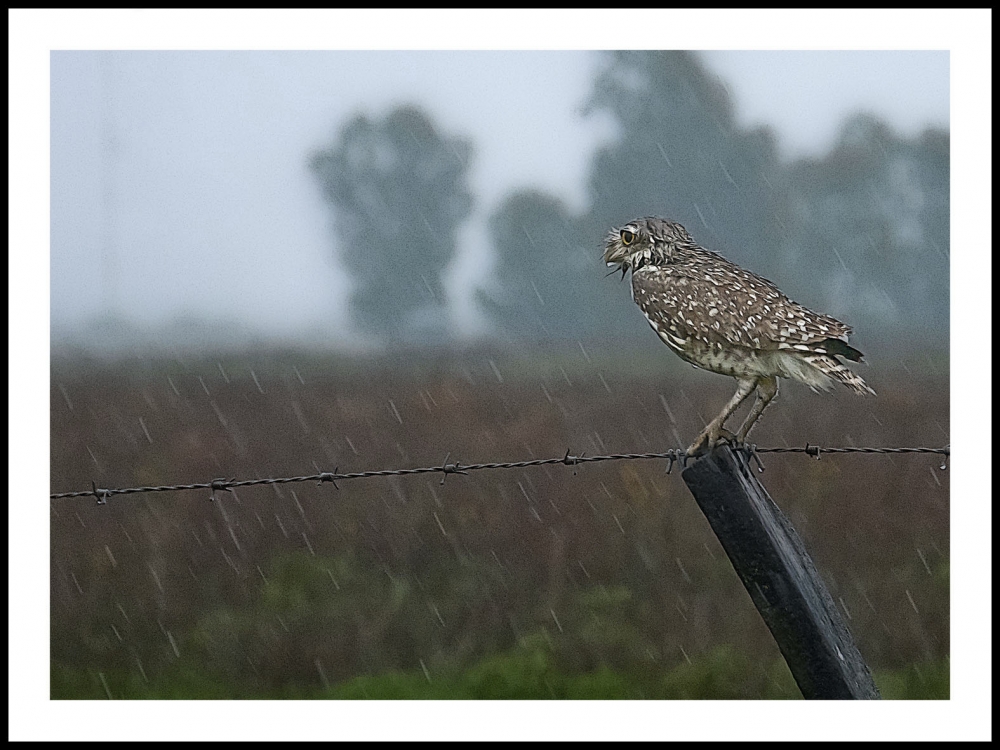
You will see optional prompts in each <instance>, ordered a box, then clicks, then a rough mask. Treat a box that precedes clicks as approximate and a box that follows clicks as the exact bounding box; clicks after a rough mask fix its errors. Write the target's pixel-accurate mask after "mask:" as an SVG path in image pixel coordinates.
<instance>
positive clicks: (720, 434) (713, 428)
mask: <svg viewBox="0 0 1000 750" xmlns="http://www.w3.org/2000/svg"><path fill="white" fill-rule="evenodd" d="M756 386H757V381H756V380H740V381H737V387H736V393H735V394H734V395H733V397H732V398H731V399H729V403H728V404H726V406H725V408H724V409H723V410H722V411H721V412H719V416H717V417H716V418H715V419H713V420H712V421H711V422H709V423H708V425H706V427H705V429H704V430H702V431H701V434H700V435H698V437H696V438H695V440H694V442H693V443H691V445H690V446H688V449H687V454H688V455H689V456H693V455H695V454H696V453H698V452H699V451H700V450H701V449H702V448H703V447H706V448H708V449H711V448H712V447H713V446H714V445H715V444H716V443H718V442H719V441H720V440H723V439H725V440H731V439H732V438H733V434H732V433H731V432H729V431H728V430H726V429H724V428H723V426H722V425H723V424H725V421H726V420H727V419H728V418H729V415H730V414H732V413H733V412H734V411H736V410H737V409H738V408H739V407H740V404H742V403H743V402H744V401H746V400H747V397H748V396H749V395H750V394H751V393H753V389H754V388H755V387H756Z"/></svg>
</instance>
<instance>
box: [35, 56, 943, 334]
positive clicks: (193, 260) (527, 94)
mask: <svg viewBox="0 0 1000 750" xmlns="http://www.w3.org/2000/svg"><path fill="white" fill-rule="evenodd" d="M699 59H700V61H701V63H702V64H703V65H704V66H706V67H707V70H708V71H709V72H710V73H711V74H712V75H714V76H717V77H718V79H719V80H720V81H721V82H722V83H723V84H724V86H725V89H726V90H727V91H728V92H729V94H730V96H731V97H732V100H733V103H734V105H735V116H736V119H737V121H738V122H739V123H740V124H741V125H742V126H745V127H757V126H761V125H764V126H767V127H769V128H771V130H772V132H773V133H774V135H775V136H776V142H777V147H778V150H779V153H780V155H781V158H782V159H783V160H784V161H785V162H789V161H791V160H795V159H803V158H810V157H811V158H820V157H822V156H823V155H824V154H826V153H827V152H828V151H829V149H830V148H831V147H832V146H833V144H834V141H835V138H836V134H837V131H838V128H840V126H841V125H842V123H843V121H844V119H845V118H846V117H848V116H849V115H851V114H852V113H854V112H857V111H859V110H863V111H867V112H870V113H871V114H873V115H874V116H876V117H877V118H879V119H881V120H883V121H884V122H886V123H887V124H888V125H889V126H891V128H892V129H893V130H894V131H896V132H897V133H899V134H900V135H901V136H911V135H916V134H918V133H919V132H921V131H922V130H923V129H925V128H927V127H942V128H947V127H948V123H949V119H948V118H949V111H948V100H949V89H948V54H947V53H946V52H710V53H703V54H701V55H700V57H699ZM51 62H52V78H51V81H52V94H51V102H52V110H51V112H52V115H51V124H52V131H51V135H52V141H51V153H52V170H51V184H52V218H51V228H52V238H51V259H52V263H51V291H52V303H51V305H52V306H51V312H52V325H53V333H54V336H55V338H56V340H63V341H73V342H75V343H77V344H81V343H83V344H85V343H87V342H92V343H95V344H101V345H104V346H112V347H113V346H115V345H116V343H124V341H125V340H126V339H128V338H129V336H131V337H132V338H135V337H139V338H142V337H149V338H152V337H153V336H154V335H156V334H154V333H152V332H153V331H155V330H162V329H163V327H165V326H167V327H170V329H171V330H172V331H173V332H174V334H176V335H179V336H180V337H181V338H182V339H183V337H184V336H186V335H189V334H190V335H193V333H192V331H193V330H194V329H195V328H197V327H198V326H201V327H202V329H203V330H202V333H206V332H207V334H208V335H209V337H210V338H213V339H222V340H225V339H229V338H235V337H238V336H240V335H244V336H247V335H249V336H261V337H264V338H268V339H279V340H288V341H298V342H305V341H309V342H313V343H315V342H326V343H329V344H330V345H332V346H350V345H355V344H357V342H358V341H359V338H358V335H357V331H356V330H355V329H354V327H353V326H352V325H351V323H350V319H349V315H348V300H349V295H350V292H351V288H352V287H351V284H352V282H351V280H350V278H349V277H348V274H347V273H346V272H345V269H344V267H343V265H342V263H341V259H342V258H343V253H345V252H349V249H348V248H344V247H341V246H339V244H338V243H339V240H338V236H337V234H336V232H335V231H334V222H333V214H332V213H331V210H330V206H329V205H328V204H326V203H325V202H324V200H323V197H322V194H321V190H320V188H319V185H318V183H317V181H316V179H315V176H314V175H313V174H311V173H310V170H309V158H310V155H311V154H312V153H314V152H316V151H317V150H319V149H322V148H324V147H329V145H330V144H331V143H333V142H334V140H335V139H336V137H337V134H338V132H339V131H340V129H341V128H342V127H343V125H344V123H345V122H346V121H347V120H348V119H349V118H351V117H353V116H356V115H359V114H364V115H367V116H370V117H374V118H379V117H384V116H386V115H387V114H388V113H389V111H390V110H392V109H393V108H394V107H396V106H400V105H406V104H409V105H414V106H416V107H419V108H420V109H421V110H422V111H424V112H425V113H426V114H427V115H428V117H430V118H431V119H432V120H433V122H434V124H435V126H436V127H437V128H438V129H439V130H440V131H441V132H442V133H443V134H445V135H449V136H451V135H454V136H461V137H464V138H467V139H469V141H470V142H471V144H472V148H473V150H472V156H471V159H470V161H469V164H468V182H469V186H470V190H471V193H472V199H473V203H472V209H471V212H470V214H469V216H468V218H467V220H465V221H463V222H462V223H461V224H460V226H459V227H458V230H457V243H456V248H457V252H456V254H455V256H454V258H453V259H452V261H451V262H450V264H449V265H448V267H447V269H446V271H445V273H444V274H443V284H444V287H445V289H446V292H447V298H448V305H447V308H446V309H447V311H448V314H449V315H450V318H451V320H450V329H451V330H452V332H453V335H454V336H455V337H457V338H459V339H462V338H464V339H470V338H474V337H477V336H483V335H488V334H489V333H490V331H491V330H492V327H491V324H490V322H489V320H487V319H486V318H485V317H484V315H483V314H482V311H481V308H480V306H479V305H478V304H477V303H476V301H475V295H476V291H477V289H479V288H482V287H484V286H486V287H488V286H489V284H490V278H491V273H492V265H493V255H494V251H493V247H492V243H491V239H490V236H489V231H488V219H489V216H490V215H491V213H493V212H494V211H496V210H497V208H498V206H499V204H500V203H501V202H502V200H503V199H504V197H505V196H506V195H508V194H510V193H511V192H513V191H515V190H518V189H520V190H524V189H535V190H540V191H545V192H546V193H548V194H551V195H553V196H555V197H556V198H558V199H559V200H560V201H562V202H563V203H564V204H565V205H566V206H567V207H568V208H569V209H570V210H571V211H573V212H575V213H579V212H584V211H586V210H587V205H588V204H587V176H588V171H589V170H590V165H591V160H592V159H593V157H594V154H595V151H596V150H597V149H598V148H599V147H600V146H601V145H602V144H606V143H609V142H611V141H613V140H614V139H615V137H616V125H615V123H614V122H613V121H612V119H611V118H610V117H608V116H607V113H602V112H593V111H592V112H590V113H588V112H587V106H586V105H587V102H588V99H589V97H590V93H591V89H592V85H593V80H594V77H595V75H596V74H597V73H598V71H599V70H600V69H601V68H602V66H603V65H605V64H606V58H605V55H604V54H603V53H596V52H53V53H52V57H51ZM620 218H621V220H627V219H629V218H632V217H631V216H622V217H620ZM591 250H592V251H593V252H592V253H591V254H592V255H593V256H594V258H595V273H600V268H599V264H597V263H596V257H597V254H598V251H599V248H598V247H596V246H595V247H594V248H591ZM131 326H134V327H135V328H134V329H132V330H131V331H130V333H129V334H128V335H126V333H125V332H124V331H125V328H124V327H131ZM185 332H187V333H185Z"/></svg>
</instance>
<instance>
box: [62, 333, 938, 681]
mask: <svg viewBox="0 0 1000 750" xmlns="http://www.w3.org/2000/svg"><path fill="white" fill-rule="evenodd" d="M593 349H594V350H593V351H591V350H590V349H589V348H588V349H587V350H586V351H584V350H583V349H582V348H579V347H578V348H576V349H568V350H566V351H559V352H551V351H550V352H541V351H539V352H535V353H533V354H529V353H524V352H522V353H520V354H518V355H516V356H514V355H510V354H504V353H502V352H476V353H468V354H465V355H462V356H458V355H448V356H442V357H436V358H435V357H431V356H429V355H423V356H418V355H413V356H412V357H405V358H404V357H399V358H397V359H395V360H391V361H390V360H380V359H368V360H351V359H345V358H339V357H322V356H315V357H308V356H305V355H302V354H282V353H277V352H271V353H261V354H248V355H245V356H239V357H235V356H226V357H224V358H221V359H217V358H212V357H197V358H196V357H188V358H185V357H180V358H156V359H153V358H150V359H132V360H126V361H118V362H113V363H112V362H107V363H103V364H102V363H99V362H94V361H88V360H83V359H80V358H58V357H57V358H56V359H54V360H53V367H52V400H51V405H52V412H51V435H52V437H51V455H52V474H51V491H52V492H64V491H71V490H80V489H87V488H89V487H90V483H91V480H94V481H96V482H97V483H98V486H105V487H130V486H144V485H158V484H173V483H189V482H204V481H208V480H211V479H214V478H218V477H236V478H239V479H247V478H255V477H286V476H298V475H305V474H313V473H316V472H317V471H334V470H335V469H339V470H340V471H341V472H350V471H360V470H366V469H382V468H403V467H415V466H431V465H439V464H441V463H442V462H443V461H444V460H445V457H446V456H449V458H448V460H449V461H460V462H462V463H474V462H488V461H517V460H521V459H526V458H540V457H552V456H562V455H563V454H564V453H565V452H566V450H567V449H569V450H570V452H572V453H581V452H586V453H587V454H588V455H595V454H603V453H618V452H641V451H662V450H666V449H670V448H676V447H680V446H681V445H684V444H686V443H687V442H688V441H689V440H690V439H691V437H693V435H694V434H696V432H697V431H698V430H699V429H700V428H701V426H702V425H703V424H704V421H705V420H706V419H708V418H710V417H711V416H713V415H714V413H715V412H716V411H717V410H718V409H719V408H720V407H721V406H722V404H723V403H724V402H725V400H726V399H728V398H729V396H730V395H731V393H732V385H731V382H732V381H730V380H729V379H726V378H721V377H718V376H715V375H710V374H707V373H702V372H695V371H693V370H691V369H690V368H687V367H684V366H682V365H680V364H679V363H678V362H675V361H674V360H673V358H671V357H669V355H668V353H666V352H663V353H662V354H661V353H659V352H657V354H656V355H655V356H652V357H648V355H646V354H644V353H637V354H636V355H635V356H634V357H633V356H631V355H628V354H626V355H624V356H623V355H622V354H621V353H620V352H614V351H610V350H602V349H598V348H597V347H593ZM647 358H648V361H647ZM947 368H948V364H947V360H946V359H945V358H941V357H939V358H937V359H935V358H932V357H919V358H915V359H914V360H913V361H906V362H904V361H902V360H900V361H898V362H895V363H893V365H892V367H891V368H887V367H884V366H883V367H880V368H876V367H871V368H867V369H864V370H863V371H862V374H863V375H864V376H865V378H866V379H868V380H869V382H870V383H871V384H872V385H873V386H874V387H875V388H876V390H878V391H879V396H878V398H876V399H867V400H866V399H861V398H858V397H856V396H854V395H853V394H851V393H850V392H848V391H846V390H840V391H838V392H836V393H834V394H829V395H827V394H822V395H816V394H813V393H811V392H810V391H809V390H808V389H807V388H805V387H803V386H799V385H796V384H791V385H788V384H783V388H782V392H781V394H780V396H779V399H778V401H776V402H775V404H774V405H772V406H771V408H770V409H769V410H768V412H767V413H766V414H765V416H764V418H763V421H762V422H761V423H760V426H759V427H758V429H757V430H756V431H755V433H754V435H753V439H754V441H755V442H756V443H757V444H759V445H761V446H775V445H803V444H805V443H806V442H807V441H809V442H811V443H813V444H816V443H818V444H820V445H827V446H835V445H871V446H918V445H924V446H932V447H937V446H942V445H945V444H947V443H949V442H950V438H949V429H950V428H949V401H948V371H947ZM763 463H764V466H765V467H766V470H765V472H764V473H763V474H762V475H761V479H762V481H763V482H764V484H765V486H766V487H767V488H768V490H769V492H770V493H771V495H772V497H773V498H774V499H775V501H776V502H777V503H778V505H779V506H781V507H782V509H783V510H784V511H785V512H786V513H787V514H788V516H789V518H790V519H791V521H792V523H793V524H794V525H795V527H796V528H797V529H798V531H799V533H800V534H801V536H802V538H803V540H804V541H805V544H806V547H807V548H808V550H809V551H810V552H811V554H812V555H813V558H814V560H815V562H816V564H817V567H818V569H819V571H820V573H821V574H822V575H823V577H824V579H825V581H826V582H827V584H828V586H829V587H830V590H831V593H832V594H833V597H834V599H835V601H837V602H839V604H840V605H841V606H842V607H843V609H844V611H845V613H846V614H847V617H848V624H849V626H850V628H851V630H852V632H853V633H854V635H855V637H856V639H857V641H858V645H859V648H860V650H861V653H862V654H863V655H864V657H865V659H866V660H867V661H868V663H869V664H870V665H871V667H872V668H873V670H875V671H876V673H877V674H878V673H879V672H880V671H885V670H911V671H913V670H915V671H914V672H913V673H914V674H916V676H917V677H916V679H917V682H920V681H921V680H922V679H923V677H922V675H923V672H922V671H921V670H922V669H925V667H924V666H922V665H941V664H946V663H947V658H948V653H949V572H948V560H949V478H948V475H949V471H948V470H943V469H942V467H941V464H942V461H941V458H940V457H939V456H930V455H906V456H870V455H857V456H854V455H852V456H823V457H822V458H821V460H816V459H814V458H810V457H806V456H803V455H765V456H763ZM665 468H666V464H665V462H661V461H628V462H626V461H619V462H604V463H593V464H584V465H580V466H577V467H574V468H570V467H564V466H553V467H538V468H529V469H521V470H484V471H479V472H475V473H472V474H470V475H468V476H459V475H450V476H448V477H447V479H446V481H445V482H444V483H443V484H442V483H441V477H440V476H438V475H418V476H408V477H391V478H373V479H363V480H361V479H359V480H347V481H342V482H340V483H339V488H334V487H333V486H332V485H330V484H323V485H321V486H317V485H316V484H315V483H312V482H310V483H297V484H284V485H271V486H258V487H248V488H243V489H237V490H236V491H234V492H232V493H220V494H219V496H218V498H217V501H216V502H214V503H213V502H210V501H209V493H208V492H207V491H205V490H193V491H185V492H171V493H145V494H134V495H127V496H120V497H113V498H111V500H110V501H109V502H108V503H107V505H103V506H97V505H96V503H95V502H94V501H93V499H92V498H82V499H67V500H53V501H51V625H52V635H51V647H52V649H51V658H52V674H53V683H52V685H53V687H52V695H53V697H66V698H69V697H103V696H104V695H105V693H106V692H107V693H111V694H114V695H115V697H120V696H125V697H139V696H144V695H151V696H159V697H165V696H168V695H171V696H175V697H188V696H189V695H191V696H194V695H209V694H212V695H218V696H219V697H228V696H229V695H241V696H245V697H252V696H255V695H261V696H264V695H279V694H280V695H291V694H292V693H291V692H289V691H293V690H299V691H300V692H301V694H308V693H309V691H312V690H316V691H322V690H327V689H330V687H331V686H333V687H336V686H337V685H341V684H344V683H347V682H348V681H350V680H352V679H355V678H358V677H359V676H363V675H368V676H378V675H385V674H393V673H404V674H414V675H417V676H419V678H420V680H421V681H423V680H424V679H425V678H426V680H427V681H428V682H429V683H433V681H434V680H435V679H438V680H439V682H440V681H441V680H444V679H445V677H446V676H449V675H461V674H463V673H466V672H468V671H469V670H470V669H473V668H474V667H476V665H481V664H482V663H483V662H484V660H489V659H490V658H492V657H496V656H497V655H503V654H508V655H509V654H511V653H515V652H517V650H518V649H522V650H523V649H528V652H531V649H532V648H535V647H536V646H537V647H538V648H541V649H542V650H544V651H545V653H546V654H548V657H547V658H550V659H551V662H552V665H553V666H552V669H554V670H556V671H557V672H559V673H560V674H569V675H593V674H598V673H602V672H601V670H605V672H610V673H614V674H618V675H626V676H628V680H631V681H634V684H635V685H638V686H639V687H637V688H636V689H635V690H633V691H631V692H628V691H626V692H627V693H628V694H629V695H636V696H641V695H655V694H656V693H655V691H653V692H649V691H648V690H647V689H646V688H645V687H643V686H648V685H650V684H653V682H655V680H657V679H660V676H662V675H667V674H671V673H674V674H676V670H677V669H681V668H684V669H687V668H690V669H695V668H697V667H698V666H699V665H709V666H707V667H705V669H706V670H708V671H709V672H711V671H712V670H713V669H716V666H713V665H718V664H720V663H724V664H729V666H732V664H736V665H737V666H738V667H739V670H738V671H739V674H740V675H741V677H740V679H739V680H738V684H735V685H718V684H715V683H712V685H714V687H713V686H711V685H710V686H709V687H707V688H705V691H707V695H709V696H711V695H718V696H719V697H762V696H767V697H781V696H786V697H797V693H796V692H795V690H794V685H793V684H792V683H790V681H789V680H790V678H789V676H788V675H787V671H782V669H783V668H782V664H781V657H780V654H779V652H778V650H777V647H776V646H775V644H774V642H773V640H772V638H771V636H770V634H769V632H768V631H767V629H766V627H765V626H764V624H763V623H762V621H761V619H760V617H759V616H758V614H757V612H756V610H755V609H754V607H753V605H752V603H751V601H750V598H749V597H748V595H747V594H746V592H745V591H744V590H743V588H742V585H741V584H740V582H739V579H738V578H737V577H736V575H735V573H734V572H733V570H732V568H731V566H730V565H729V562H728V560H727V558H726V556H725V554H724V552H723V550H722V548H721V547H720V545H719V543H718V541H717V540H716V539H715V537H714V536H713V534H712V532H711V530H710V528H709V526H708V524H707V522H706V521H705V520H704V518H703V517H702V516H701V514H700V511H699V510H698V507H697V505H696V504H695V502H694V500H693V499H692V498H691V496H690V494H689V493H688V491H687V489H686V487H685V486H684V483H683V481H682V480H681V478H680V476H679V472H678V471H676V470H675V471H674V472H672V473H671V474H670V475H667V474H666V473H665ZM532 644H534V645H532ZM539 644H541V645H539ZM531 653H533V652H531ZM685 665H687V666H685ZM192 675H195V676H192ZM199 679H201V680H204V681H205V682H206V683H211V685H212V686H213V687H212V688H211V689H210V688H202V687H198V686H197V685H196V683H197V680H199ZM651 681H652V682H651ZM630 684H632V683H630ZM172 685H175V686H176V687H174V688H172V687H171V686H172ZM192 685H194V687H192ZM227 685H231V686H234V687H232V689H231V690H230V689H228V688H226V687H225V686H227ZM185 686H187V687H185ZM220 686H221V687H220ZM235 686H239V687H238V688H237V687H235ZM212 690H215V692H214V693H213V692H212ZM691 690H692V692H691V693H690V694H691V695H692V696H693V695H695V694H696V692H697V691H694V689H693V688H692V689H691ZM172 691H173V692H172ZM713 691H714V692H713ZM926 692H927V694H928V695H929V696H930V697H947V695H946V694H945V695H941V694H939V693H940V691H938V693H935V692H934V689H932V688H928V689H927V691H926ZM684 694H685V695H687V694H688V693H684ZM698 694H699V695H702V694H706V693H698Z"/></svg>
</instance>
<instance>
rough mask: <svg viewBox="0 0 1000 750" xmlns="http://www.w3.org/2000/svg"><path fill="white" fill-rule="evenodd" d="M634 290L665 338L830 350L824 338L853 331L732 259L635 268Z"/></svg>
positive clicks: (762, 347)
mask: <svg viewBox="0 0 1000 750" xmlns="http://www.w3.org/2000/svg"><path fill="white" fill-rule="evenodd" d="M632 291H633V296H634V298H635V301H636V303H637V304H638V305H639V307H640V308H642V311H643V312H644V313H645V314H646V317H647V318H648V319H649V321H650V324H651V325H652V326H653V327H654V328H655V329H656V331H657V333H658V334H660V336H661V337H663V336H669V337H671V338H676V339H684V340H686V339H689V338H691V337H694V338H695V339H698V340H700V341H703V342H706V343H708V344H711V345H713V346H718V345H722V346H742V347H746V348H748V349H756V350H765V351H766V350H776V349H796V350H799V351H817V350H819V349H823V350H824V353H825V350H826V349H827V348H828V347H827V346H825V345H824V346H820V345H821V344H823V342H825V341H826V340H828V339H838V340H840V341H842V342H846V341H847V337H848V335H849V334H850V333H851V329H850V328H849V327H848V326H846V325H844V324H843V323H841V322H840V321H838V320H835V319H834V318H831V317H829V316H827V315H820V314H818V313H814V312H813V311H811V310H809V309H808V308H805V307H803V306H802V305H800V304H798V303H797V302H793V301H792V300H790V299H788V297H786V296H785V295H784V294H783V293H782V292H781V291H780V290H779V289H778V288H777V287H776V286H775V285H774V284H772V283H771V282H770V281H768V280H767V279H764V278H761V277H760V276H756V275H755V274H752V273H750V272H749V271H745V270H743V269H742V268H739V267H738V266H735V265H732V264H728V263H727V264H726V267H724V266H721V265H720V264H718V263H713V264H712V267H711V268H706V269H704V270H703V269H694V270H692V269H690V268H681V267H677V266H669V265H667V266H660V267H656V268H651V267H644V268H640V269H638V270H636V272H635V273H633V276H632ZM847 348H848V349H850V347H847ZM831 353H833V352H831ZM838 353H839V352H838Z"/></svg>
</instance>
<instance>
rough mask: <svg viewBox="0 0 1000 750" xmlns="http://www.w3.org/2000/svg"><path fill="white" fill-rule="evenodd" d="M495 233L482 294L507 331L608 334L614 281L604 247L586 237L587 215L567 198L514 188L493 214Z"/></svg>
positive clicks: (537, 335)
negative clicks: (605, 323) (490, 277)
mask: <svg viewBox="0 0 1000 750" xmlns="http://www.w3.org/2000/svg"><path fill="white" fill-rule="evenodd" d="M490 234H491V237H492V240H493V247H494V250H495V252H496V258H497V264H496V270H495V277H494V282H493V284H492V285H491V286H490V287H489V288H488V289H486V290H480V291H479V294H478V299H479V302H480V304H481V305H482V307H483V309H484V310H485V311H486V312H487V314H488V315H490V316H491V317H492V319H493V321H494V322H495V323H496V324H497V325H498V326H499V328H500V329H501V330H502V331H503V332H504V333H505V334H507V335H508V336H510V337H512V338H514V339H549V340H551V339H585V338H588V337H591V336H593V335H595V333H596V332H598V331H600V328H601V325H602V319H603V318H604V316H605V311H606V307H605V304H606V303H607V304H613V300H610V299H606V298H605V296H606V295H607V296H610V294H609V292H610V291H611V290H613V289H614V284H612V283H610V282H606V283H604V284H602V283H601V282H605V279H604V278H603V274H602V273H601V268H602V266H601V264H600V262H599V261H600V251H601V247H600V246H599V245H593V244H592V245H590V246H589V247H588V246H587V245H586V243H584V242H583V241H582V240H581V236H580V234H581V233H580V220H579V219H578V218H577V217H575V216H573V215H571V214H570V212H569V210H568V209H567V208H566V206H565V205H563V203H562V202H560V201H559V200H558V199H556V198H554V197H552V196H550V195H546V194H545V193H541V192H537V191H533V190H525V191H520V192H517V193H514V194H512V195H510V196H508V197H507V199H506V200H505V201H504V202H503V204H501V206H500V207H499V208H498V209H497V210H496V212H494V214H493V216H492V217H491V218H490ZM615 291H617V292H618V294H622V291H621V290H620V289H616V290H615ZM626 296H627V295H626ZM636 318H638V316H636Z"/></svg>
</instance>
